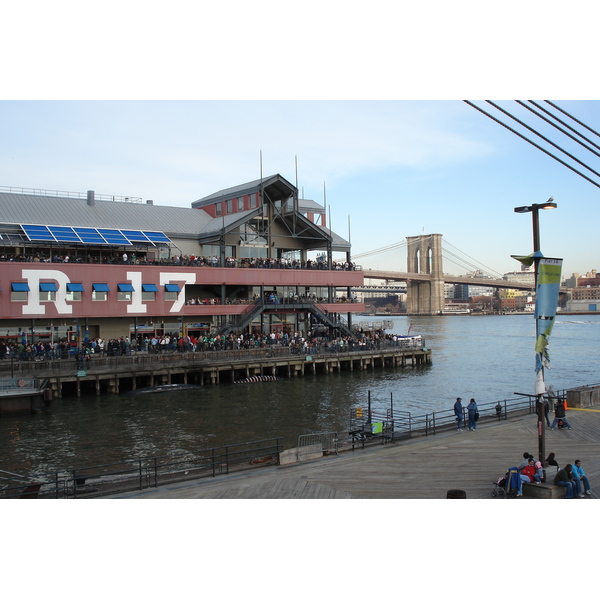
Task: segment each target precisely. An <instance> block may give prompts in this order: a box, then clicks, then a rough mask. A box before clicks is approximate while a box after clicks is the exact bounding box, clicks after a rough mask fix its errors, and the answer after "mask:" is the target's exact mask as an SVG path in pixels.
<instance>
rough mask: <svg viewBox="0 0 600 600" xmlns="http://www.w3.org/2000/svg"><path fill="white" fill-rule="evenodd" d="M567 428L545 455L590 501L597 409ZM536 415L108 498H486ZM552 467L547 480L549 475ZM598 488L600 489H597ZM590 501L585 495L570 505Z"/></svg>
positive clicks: (533, 434) (598, 437)
mask: <svg viewBox="0 0 600 600" xmlns="http://www.w3.org/2000/svg"><path fill="white" fill-rule="evenodd" d="M568 416H569V422H570V423H571V425H572V426H573V429H571V430H555V431H547V432H546V451H547V452H548V453H549V452H554V453H555V454H556V458H557V460H558V463H559V464H560V466H561V467H562V466H564V465H565V464H567V463H569V462H571V463H572V462H573V461H574V460H575V459H580V460H581V461H582V462H583V465H584V468H585V470H586V473H587V475H588V477H589V479H590V482H591V485H592V496H591V497H590V498H597V497H598V496H597V490H596V487H595V486H596V485H598V486H600V483H598V482H600V444H599V442H600V411H595V410H575V409H572V410H569V415H568ZM536 420H537V417H536V415H526V416H523V417H519V418H512V419H511V420H510V421H499V422H493V423H490V424H487V423H485V424H483V423H482V424H481V426H480V428H479V429H477V431H473V432H470V431H463V432H462V433H459V432H456V431H450V432H448V433H444V434H439V435H436V436H434V437H428V438H415V439H411V440H407V441H404V442H399V443H397V444H390V445H387V446H377V447H367V448H365V449H364V450H355V451H352V452H345V453H342V454H340V455H339V456H328V457H324V458H322V459H317V460H314V461H310V462H306V463H296V464H293V465H288V466H278V467H266V468H263V469H261V470H260V471H257V472H251V473H244V474H232V475H228V476H223V477H219V478H218V479H211V480H206V479H202V480H197V481H191V482H190V481H188V482H184V483H179V484H173V485H170V486H163V487H160V488H153V489H149V490H143V491H138V492H130V493H123V494H117V495H114V496H111V498H136V499H159V498H161V499H168V498H172V499H175V498H188V499H191V498H206V499H209V498H212V499H217V498H223V499H236V498H239V499H241V498H246V499H287V498H296V499H335V498H338V499H351V498H363V499H394V498H395V499H442V498H446V493H447V491H448V490H450V489H460V490H464V491H465V492H466V495H467V498H468V499H478V498H479V499H483V498H490V499H491V492H492V490H493V488H494V485H493V482H494V481H496V480H497V479H498V478H499V477H500V476H501V475H503V474H504V473H505V472H506V470H507V468H509V467H511V466H515V465H517V464H518V463H519V462H520V461H521V459H522V454H523V452H525V451H528V452H530V453H531V454H533V455H537V450H538V438H537V429H536ZM554 472H555V471H554V469H553V468H552V467H551V468H550V470H549V472H548V477H549V478H553V477H554ZM599 489H600V488H599ZM577 501H578V502H584V501H589V498H586V499H582V500H577Z"/></svg>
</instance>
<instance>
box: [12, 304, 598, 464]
mask: <svg viewBox="0 0 600 600" xmlns="http://www.w3.org/2000/svg"><path fill="white" fill-rule="evenodd" d="M361 320H362V321H377V320H381V319H379V318H376V317H358V318H355V322H358V321H361ZM386 320H391V321H392V322H393V325H394V327H393V329H392V330H388V331H389V332H390V333H398V334H406V333H407V332H408V328H409V325H410V324H412V331H411V334H421V335H422V336H424V337H425V340H426V345H427V347H429V348H431V350H432V364H431V365H429V366H425V367H419V368H414V367H411V366H408V367H405V368H401V367H399V368H386V369H376V370H375V371H370V370H369V371H362V372H356V371H355V372H342V373H339V374H338V373H335V374H331V375H317V376H313V375H310V376H305V377H299V378H295V379H290V380H283V381H278V382H269V383H261V384H248V385H233V384H222V385H220V386H210V387H209V386H206V387H204V388H203V389H201V390H186V391H176V392H165V393H160V394H146V395H137V396H135V395H130V394H122V395H108V394H107V395H102V396H96V395H89V396H84V397H82V398H79V399H78V398H75V397H68V398H67V397H65V398H62V399H56V400H54V401H53V402H52V404H51V406H50V407H49V408H48V409H47V410H46V411H44V412H42V413H38V414H23V415H15V416H3V417H1V418H0V469H4V470H7V471H11V472H17V473H21V474H33V473H42V472H48V471H54V470H59V469H63V468H76V467H81V466H85V465H96V464H106V463H110V462H113V461H118V460H121V459H124V458H138V457H144V456H168V455H171V454H174V453H177V452H180V451H186V452H194V451H195V450H200V449H206V448H210V447H217V446H222V445H226V444H235V443H239V442H245V441H252V440H259V439H266V438H273V437H281V438H282V440H283V443H284V446H285V447H286V448H289V447H292V446H295V445H296V444H297V440H298V436H299V435H302V434H307V433H318V432H332V431H337V432H340V433H343V432H345V431H347V427H348V420H349V416H350V413H351V410H352V409H353V408H354V407H356V406H358V405H362V406H366V403H367V396H368V393H369V391H370V392H371V399H372V405H373V407H374V408H376V407H377V406H378V405H382V406H388V405H389V400H390V395H391V394H392V395H393V402H394V407H395V408H396V409H399V410H403V411H407V412H410V413H412V414H413V415H422V414H425V413H427V412H431V411H434V410H445V409H449V408H451V407H452V405H453V403H454V400H455V398H456V397H457V396H461V397H462V398H463V399H464V398H467V399H468V398H471V397H473V398H475V399H476V400H477V401H478V402H480V403H484V402H495V401H497V400H500V399H505V398H510V397H514V393H515V392H523V393H533V384H534V380H535V373H534V364H535V361H534V349H533V348H534V337H535V323H534V319H533V316H527V315H504V316H500V315H497V316H496V315H494V316H466V315H465V316H457V315H452V316H446V317H388V318H387V319H386ZM550 359H551V363H550V369H548V370H546V382H547V383H548V384H549V383H552V384H554V387H555V388H556V389H566V388H571V387H577V386H580V385H593V384H596V383H599V382H600V369H599V365H600V315H581V316H574V315H560V316H559V317H558V318H557V320H556V323H555V326H554V330H553V332H552V336H551V339H550Z"/></svg>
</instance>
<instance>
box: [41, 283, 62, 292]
mask: <svg viewBox="0 0 600 600" xmlns="http://www.w3.org/2000/svg"><path fill="white" fill-rule="evenodd" d="M57 290H58V287H57V285H56V283H54V282H52V283H50V282H45V281H42V282H41V283H40V292H56V291H57Z"/></svg>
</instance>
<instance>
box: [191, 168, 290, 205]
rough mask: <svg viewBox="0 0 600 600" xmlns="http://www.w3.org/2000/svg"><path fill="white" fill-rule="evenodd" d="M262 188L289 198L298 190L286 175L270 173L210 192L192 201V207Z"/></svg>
mask: <svg viewBox="0 0 600 600" xmlns="http://www.w3.org/2000/svg"><path fill="white" fill-rule="evenodd" d="M261 188H263V189H265V190H266V189H267V188H268V193H269V194H270V195H271V197H272V198H274V199H278V198H289V197H290V196H291V195H292V194H293V193H294V192H295V191H296V187H295V186H294V185H292V184H291V183H290V182H289V181H288V180H287V179H285V177H282V176H281V175H279V174H277V175H270V176H269V177H263V178H262V179H256V180H254V181H249V182H248V183H242V184H240V185H236V186H235V187H231V188H227V189H224V190H221V191H219V192H215V193H214V194H210V196H205V197H204V198H200V199H199V200H196V201H195V202H192V207H193V208H199V207H202V206H208V205H210V204H214V202H215V201H218V200H230V199H232V198H239V197H240V196H247V195H249V194H254V193H256V192H258V191H260V189H261Z"/></svg>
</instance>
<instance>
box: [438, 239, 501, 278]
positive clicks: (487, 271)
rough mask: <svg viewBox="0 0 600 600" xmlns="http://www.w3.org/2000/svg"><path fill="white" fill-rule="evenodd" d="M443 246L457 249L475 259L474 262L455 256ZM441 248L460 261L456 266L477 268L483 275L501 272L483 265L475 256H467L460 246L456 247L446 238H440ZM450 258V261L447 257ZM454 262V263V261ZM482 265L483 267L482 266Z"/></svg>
mask: <svg viewBox="0 0 600 600" xmlns="http://www.w3.org/2000/svg"><path fill="white" fill-rule="evenodd" d="M445 246H451V247H452V248H454V249H455V250H457V251H458V252H460V253H461V254H464V255H465V256H466V257H467V258H469V259H470V260H472V261H475V263H471V262H468V261H465V260H464V259H461V258H460V257H459V256H457V255H456V254H454V253H453V252H451V251H450V250H448V249H447V248H445ZM442 250H443V252H445V253H447V254H450V256H453V257H454V258H456V259H458V260H460V261H462V263H463V264H460V265H458V266H465V265H466V266H468V267H470V268H472V269H474V270H476V271H477V270H479V271H482V272H483V273H484V274H485V275H494V276H496V277H497V276H500V277H501V276H502V273H499V272H498V271H495V270H494V269H492V268H490V267H487V266H486V265H484V264H483V263H480V262H479V261H477V259H476V258H473V257H472V256H469V255H468V254H467V253H466V252H463V251H462V250H461V249H460V248H457V247H456V246H455V245H454V244H451V243H450V242H449V241H448V240H446V239H442ZM447 260H450V262H454V261H452V260H451V259H449V258H448V259H447ZM455 264H456V263H455ZM482 267H483V268H482Z"/></svg>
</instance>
